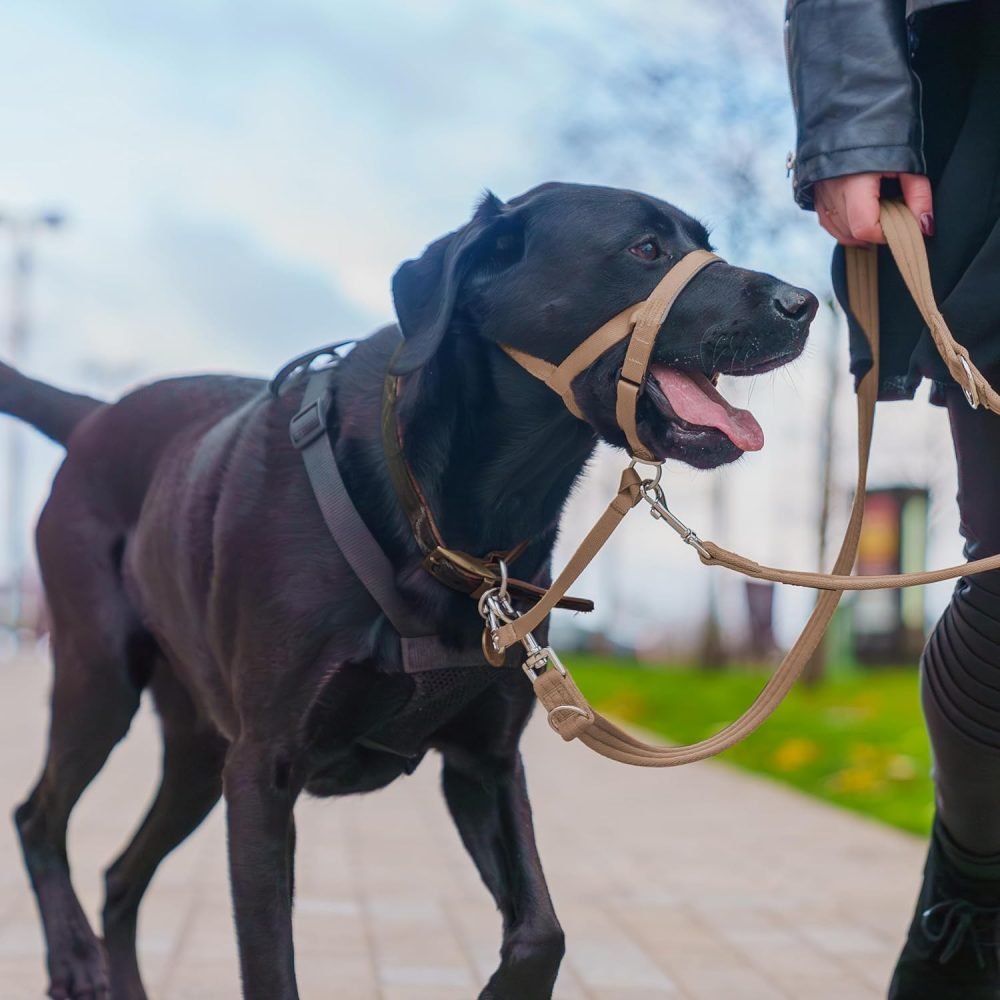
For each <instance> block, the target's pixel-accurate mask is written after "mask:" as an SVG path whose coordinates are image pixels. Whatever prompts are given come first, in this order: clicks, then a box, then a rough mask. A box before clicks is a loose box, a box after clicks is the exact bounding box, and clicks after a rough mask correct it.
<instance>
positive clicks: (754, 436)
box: [650, 365, 764, 451]
mask: <svg viewBox="0 0 1000 1000" xmlns="http://www.w3.org/2000/svg"><path fill="white" fill-rule="evenodd" d="M650 374H651V375H652V376H653V378H655V379H656V381H657V384H658V385H659V387H660V389H661V390H662V391H663V395H664V396H666V397H667V402H669V403H670V406H671V407H672V408H673V411H674V413H676V414H677V416H678V417H680V418H681V420H685V421H687V422H688V423H689V424H696V425H697V426H698V427H714V428H716V430H720V431H722V433H723V434H725V435H726V437H727V438H729V440H730V441H732V442H733V444H734V445H736V447H737V448H739V449H740V450H741V451H760V449H761V448H763V447H764V432H763V431H762V430H761V428H760V424H758V423H757V419H756V417H754V415H753V414H752V413H751V412H750V411H749V410H739V409H737V408H736V407H735V406H730V405H729V403H727V402H726V401H725V399H723V398H722V396H720V395H719V393H718V392H716V390H715V386H713V385H712V383H711V382H709V380H708V379H707V378H705V376H704V375H702V374H701V373H700V372H698V373H695V372H681V371H677V369H676V368H667V367H665V366H663V365H654V366H653V367H652V368H651V369H650Z"/></svg>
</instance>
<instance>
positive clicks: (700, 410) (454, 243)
mask: <svg viewBox="0 0 1000 1000" xmlns="http://www.w3.org/2000/svg"><path fill="white" fill-rule="evenodd" d="M707 248H708V233H707V232H706V230H705V228H704V226H702V225H701V224H700V223H698V222H696V221H695V220H694V219H692V218H690V217H689V216H687V215H685V214H684V213H683V212H681V211H679V210H678V209H676V208H674V207H673V206H672V205H669V204H667V203H666V202H663V201H659V200H658V199H656V198H651V197H648V196H646V195H642V194H637V193H635V192H632V191H621V190H616V189H613V188H602V187H588V186H583V185H575V184H546V185H543V186H541V187H538V188H535V189H534V190H532V191H529V192H528V193H527V194H525V195H522V196H521V197H519V198H515V199H513V200H512V201H511V202H509V203H506V204H505V203H503V202H501V201H500V200H499V199H497V198H496V197H494V196H493V195H491V194H488V195H487V196H486V197H485V198H484V199H483V200H482V202H481V203H480V205H479V207H478V209H477V210H476V213H475V215H474V216H473V218H472V220H471V221H470V222H469V223H468V224H467V225H466V226H464V227H463V228H462V229H459V230H457V231H456V232H454V233H452V234H450V235H449V236H446V237H444V238H443V239H440V240H438V241H437V242H435V243H432V244H431V245H430V246H429V247H428V248H427V250H426V251H425V252H424V254H423V256H421V257H420V258H418V259H416V260H411V261H407V262H406V263H405V264H403V265H402V266H401V267H400V269H399V270H398V271H397V272H396V275H395V277H394V278H393V283H392V291H393V298H394V301H395V305H396V312H397V315H398V317H399V323H400V327H401V329H402V331H403V334H404V336H405V338H406V340H405V344H404V346H403V348H402V350H401V351H400V353H399V355H398V356H397V358H396V362H395V371H396V372H397V373H399V374H402V373H406V372H411V371H414V370H416V369H417V368H419V367H421V366H423V365H425V364H426V363H427V362H428V361H429V360H430V359H431V358H432V357H433V355H434V354H435V353H436V352H437V351H438V349H439V348H440V347H441V344H442V342H443V341H444V340H445V338H446V336H450V335H453V336H474V337H479V338H482V339H484V340H486V341H492V342H494V343H497V344H506V345H508V346H510V347H515V348H518V349H519V350H521V351H524V352H526V353H528V354H531V355H534V356H536V357H540V358H543V359H545V360H547V361H551V362H555V363H559V362H561V361H562V360H563V359H565V358H566V357H567V355H568V354H569V353H570V352H571V351H572V350H573V349H574V348H575V347H576V346H577V345H579V344H580V343H582V342H583V341H584V340H585V339H586V338H587V337H589V336H590V334H592V333H593V332H594V331H595V330H596V329H597V328H598V327H600V326H601V325H602V324H604V323H605V322H606V321H607V320H609V319H610V318H611V317H612V316H615V315H616V314H618V313H619V312H621V311H622V310H624V309H626V308H627V307H628V306H631V305H634V304H635V303H638V302H640V301H642V300H643V299H645V298H646V297H647V296H648V295H649V293H650V292H651V291H652V290H653V289H654V288H655V287H656V285H657V284H658V283H659V281H660V280H661V279H662V278H663V276H664V275H665V274H666V273H667V271H669V270H670V268H671V267H672V266H673V265H674V264H675V263H676V262H677V261H678V260H680V259H681V258H682V257H683V256H684V255H685V254H686V253H688V252H690V251H691V250H696V249H707ZM816 308H817V302H816V299H815V298H814V296H812V295H811V294H810V293H809V292H807V291H804V290H803V289H801V288H795V287H793V286H791V285H788V284H785V283H784V282H782V281H779V280H778V279H777V278H774V277H772V276H771V275H768V274H762V273H759V272H757V271H748V270H745V269H743V268H739V267H733V266H731V265H729V264H727V263H724V262H723V263H716V264H712V265H711V266H709V267H708V268H706V269H705V270H703V271H702V272H701V273H700V274H698V275H697V276H696V277H695V278H694V279H693V280H692V282H691V283H690V284H689V285H688V286H687V287H686V288H685V289H684V290H683V291H682V292H681V294H680V296H679V298H678V299H677V301H676V303H675V304H674V306H673V308H672V309H671V310H670V312H669V314H668V316H667V318H666V320H665V322H664V324H663V326H662V327H661V329H660V332H659V334H658V336H657V339H656V344H655V346H654V348H653V354H652V360H651V364H650V368H649V373H648V375H647V378H646V383H645V386H644V389H643V391H642V393H641V395H640V398H639V403H638V408H637V424H638V430H639V436H640V437H641V439H642V441H643V442H644V443H645V445H646V447H647V448H648V449H649V450H650V452H652V453H653V454H654V455H656V456H657V457H660V458H676V459H681V460H683V461H685V462H687V463H688V464H690V465H695V466H698V467H701V468H711V467H714V466H717V465H721V464H724V463H725V462H731V461H733V460H734V459H736V458H738V457H739V456H740V455H741V454H742V453H743V452H744V451H755V450H757V449H759V448H760V447H761V446H762V444H763V433H762V432H761V429H760V426H759V425H758V424H757V421H756V420H755V419H754V418H753V416H752V415H751V414H750V413H749V412H748V411H746V410H737V409H736V408H734V407H732V406H730V405H729V404H728V403H727V402H726V401H725V400H724V399H723V397H722V396H721V395H720V394H719V393H718V392H717V391H716V390H715V388H714V381H715V377H716V376H717V375H719V374H727V375H754V374H757V373H759V372H764V371H768V370H770V369H772V368H777V367H779V366H781V365H783V364H786V363H787V362H789V361H791V360H792V359H793V358H795V357H797V356H798V355H799V354H800V353H801V351H802V348H803V346H804V344H805V339H806V334H807V332H808V329H809V324H810V322H811V321H812V318H813V316H814V315H815V314H816ZM625 349H626V348H625V344H624V343H622V344H620V345H619V346H618V347H616V348H614V349H612V350H610V351H608V352H607V354H605V355H604V356H602V357H601V358H600V359H599V360H598V361H597V362H595V363H594V364H593V365H591V366H590V368H588V369H587V370H586V371H584V372H582V373H581V374H580V375H579V376H578V377H577V378H576V380H575V382H574V384H573V388H574V392H575V395H576V399H577V402H578V404H579V406H580V409H581V410H582V411H583V413H584V414H585V416H586V418H587V420H588V421H589V422H590V423H591V425H592V426H593V427H594V428H595V429H596V430H597V431H598V433H599V434H600V435H601V436H602V437H603V438H605V440H607V441H608V442H610V443H611V444H614V445H623V444H624V443H625V439H624V435H623V433H622V431H621V429H620V428H619V426H618V424H617V421H616V419H615V383H616V380H617V376H618V372H619V370H620V368H621V365H622V361H623V359H624V355H625ZM500 353H501V352H499V351H497V354H498V355H500ZM507 364H508V365H509V366H510V368H511V370H512V372H511V378H515V377H519V378H523V379H531V376H530V375H528V374H527V373H524V372H521V371H520V369H518V370H517V372H518V374H514V372H513V369H514V368H515V366H514V363H513V362H511V361H508V362H507Z"/></svg>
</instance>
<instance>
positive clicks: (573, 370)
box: [500, 250, 722, 459]
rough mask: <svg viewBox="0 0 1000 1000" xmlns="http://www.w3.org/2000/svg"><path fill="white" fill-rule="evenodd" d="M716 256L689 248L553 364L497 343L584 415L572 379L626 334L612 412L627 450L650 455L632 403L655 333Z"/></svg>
mask: <svg viewBox="0 0 1000 1000" xmlns="http://www.w3.org/2000/svg"><path fill="white" fill-rule="evenodd" d="M721 259H722V258H720V257H717V256H716V255H715V254H714V253H709V252H708V251H707V250H693V251H692V252H691V253H689V254H687V255H686V256H685V257H683V258H681V260H679V261H678V262H677V263H676V264H675V265H674V266H673V267H672V268H671V269H670V270H669V271H668V272H667V273H666V274H665V275H664V276H663V278H662V280H661V281H660V283H659V284H658V285H657V286H656V288H654V289H653V291H652V292H651V293H650V295H649V298H647V299H645V300H644V301H642V302H640V303H638V304H637V305H632V306H629V307H628V308H627V309H623V310H622V311H621V312H620V313H618V315H617V316H613V317H612V318H611V319H609V320H608V322H607V323H605V324H604V325H603V326H602V327H600V328H599V329H598V330H596V331H595V332H594V333H592V334H591V335H590V336H589V337H588V338H587V339H586V340H585V341H583V343H582V344H579V345H578V346H577V347H576V348H575V350H573V351H572V352H570V354H569V355H568V356H567V357H566V358H565V359H564V360H563V361H562V362H561V363H560V364H558V365H556V364H553V363H552V362H551V361H545V360H544V359H543V358H537V357H535V356H534V355H531V354H527V353H525V352H524V351H519V350H517V348H514V347H508V346H507V345H506V344H501V345H500V348H501V350H503V351H504V352H505V353H506V354H507V355H508V356H509V357H511V358H512V359H513V360H514V361H516V362H517V363H518V364H519V365H520V366H521V367H522V368H523V369H524V370H525V371H526V372H528V373H529V374H530V375H534V376H535V378H537V379H539V380H540V381H542V382H544V383H545V384H546V385H547V386H548V387H549V388H550V389H551V390H552V391H553V392H555V393H557V394H558V395H559V397H560V398H561V399H562V401H563V403H564V404H565V406H566V409H567V410H569V411H570V413H572V414H573V416H574V417H577V418H578V419H580V420H585V419H586V418H585V417H584V415H583V411H582V410H581V409H580V407H579V404H578V403H577V401H576V397H575V396H574V394H573V380H574V379H575V378H576V377H577V375H579V374H580V373H581V372H583V371H585V370H586V369H587V368H589V367H590V366H591V365H592V364H593V363H594V362H595V361H596V360H597V359H598V358H599V357H601V355H602V354H606V353H607V352H608V351H609V350H611V348H612V347H614V346H615V345H616V344H620V343H621V342H622V341H623V340H625V339H626V338H630V339H629V345H628V351H627V352H626V354H625V363H624V365H623V366H622V371H621V374H620V376H619V379H618V396H617V404H616V409H615V416H616V419H617V421H618V425H619V427H621V429H622V430H623V431H624V433H625V437H626V440H627V441H628V446H629V450H630V451H631V452H632V454H633V455H634V456H635V457H636V458H644V459H650V458H651V457H652V456H651V455H650V454H649V452H648V451H647V449H646V448H645V446H644V445H643V444H642V442H641V441H640V440H639V434H638V431H637V429H636V421H635V406H636V403H637V402H638V399H639V392H640V389H641V387H642V383H643V381H644V380H645V378H646V370H647V369H648V368H649V359H650V356H651V354H652V351H653V344H654V343H655V342H656V335H657V333H658V332H659V330H660V327H661V326H662V325H663V321H664V319H666V315H667V313H668V312H669V310H670V307H671V306H672V305H673V304H674V302H675V301H676V299H677V296H678V295H679V294H680V293H681V291H682V290H683V289H684V288H685V286H686V285H687V284H688V282H689V281H691V279H692V278H693V277H694V276H695V275H696V274H698V272H699V271H701V270H702V269H703V268H705V267H707V266H708V265H709V264H711V263H713V262H714V261H717V260H721Z"/></svg>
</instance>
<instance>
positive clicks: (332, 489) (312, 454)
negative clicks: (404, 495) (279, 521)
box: [289, 369, 427, 636]
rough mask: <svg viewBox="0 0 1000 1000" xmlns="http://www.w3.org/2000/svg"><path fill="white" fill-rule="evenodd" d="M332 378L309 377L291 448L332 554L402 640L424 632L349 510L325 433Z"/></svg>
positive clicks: (292, 428) (324, 375)
mask: <svg viewBox="0 0 1000 1000" xmlns="http://www.w3.org/2000/svg"><path fill="white" fill-rule="evenodd" d="M330 377H331V372H330V370H329V369H322V370H320V371H317V372H314V373H313V374H311V375H310V376H309V381H308V383H307V384H306V391H305V394H304V395H303V397H302V405H301V406H300V408H299V411H298V413H296V414H295V416H294V417H293V418H292V421H291V424H290V425H289V434H290V436H291V439H292V444H293V445H295V447H296V448H298V450H299V451H300V452H301V453H302V460H303V462H304V463H305V467H306V473H307V474H308V476H309V482H310V484H311V485H312V489H313V494H314V496H315V497H316V502H317V503H318V504H319V509H320V512H321V513H322V515H323V520H324V521H325V522H326V526H327V528H328V529H329V530H330V534H331V535H333V540H334V541H335V542H336V543H337V548H338V549H340V551H341V552H342V553H343V555H344V558H345V559H346V560H347V563H348V565H349V566H350V567H351V571H352V572H353V573H354V575H355V576H356V577H357V578H358V579H359V580H360V581H361V583H362V584H364V587H365V590H367V591H368V593H369V594H371V596H372V598H373V599H374V601H375V603H376V604H378V606H379V607H380V608H381V609H382V610H383V611H384V612H385V616H386V617H387V618H388V619H389V621H390V623H391V624H392V627H393V628H394V629H395V630H396V631H397V632H398V633H399V634H400V635H401V636H420V635H424V634H426V632H427V629H426V628H425V627H421V625H420V621H419V619H418V618H417V617H416V616H415V615H414V614H413V612H412V611H411V609H410V607H409V606H408V605H407V604H406V603H405V602H404V601H403V599H402V597H401V596H400V594H399V591H398V590H397V589H396V574H395V571H394V570H393V568H392V564H391V563H390V562H389V558H388V556H386V554H385V552H383V551H382V547H381V546H380V545H379V543H378V542H377V541H376V540H375V538H374V537H373V535H372V533H371V532H370V531H369V530H368V526H367V525H366V524H365V522H364V519H363V518H362V517H361V515H360V514H359V513H358V509H357V508H356V507H355V506H354V502H353V501H352V500H351V497H350V494H349V493H348V492H347V487H346V486H345V485H344V480H343V477H342V476H341V474H340V469H339V468H338V466H337V460H336V458H335V457H334V454H333V446H332V445H331V444H330V438H329V435H328V434H327V432H326V418H327V413H328V410H329V405H330V398H331V395H330V388H329V380H330Z"/></svg>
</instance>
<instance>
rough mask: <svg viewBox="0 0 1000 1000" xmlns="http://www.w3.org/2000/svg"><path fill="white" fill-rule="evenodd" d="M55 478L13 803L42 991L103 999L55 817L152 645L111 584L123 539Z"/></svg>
mask: <svg viewBox="0 0 1000 1000" xmlns="http://www.w3.org/2000/svg"><path fill="white" fill-rule="evenodd" d="M66 468H67V467H66V466H64V467H63V471H61V472H60V474H59V476H57V477H56V483H55V484H54V486H53V490H52V496H51V498H50V499H49V502H48V504H47V505H46V508H45V510H44V511H43V513H42V517H41V519H40V521H39V526H38V554H39V561H40V563H41V566H42V572H43V577H44V580H45V590H46V596H47V598H48V603H49V608H50V611H51V616H52V638H51V644H52V660H53V667H54V676H53V683H52V696H51V721H50V728H49V743H48V752H47V755H46V760H45V765H44V768H43V770H42V775H41V778H40V779H39V781H38V784H37V785H36V786H35V789H34V791H32V793H31V795H30V796H29V797H28V799H27V800H26V801H25V802H24V803H23V804H22V805H21V806H19V807H18V809H17V810H16V811H15V814H14V821H15V823H16V825H17V830H18V834H19V836H20V839H21V849H22V852H23V854H24V861H25V865H26V867H27V869H28V874H29V876H30V878H31V884H32V888H33V889H34V891H35V896H36V899H37V902H38V909H39V913H40V915H41V919H42V925H43V927H44V930H45V937H46V943H47V947H48V969H49V978H50V986H49V993H50V996H51V997H52V998H53V1000H97V998H101V1000H104V998H106V997H107V996H108V990H109V983H108V970H107V963H106V958H105V954H104V949H103V947H102V945H101V943H100V941H98V939H97V937H96V936H95V934H94V932H93V931H92V930H91V928H90V925H89V924H88V923H87V918H86V917H85V916H84V913H83V910H82V908H81V906H80V901H79V900H78V899H77V897H76V894H75V892H74V891H73V885H72V883H71V881H70V872H69V862H68V859H67V854H66V825H67V823H68V821H69V816H70V813H71V811H72V809H73V807H74V805H75V804H76V801H77V799H79V797H80V795H81V794H82V793H83V790H84V789H85V788H86V787H87V785H89V784H90V782H91V780H92V779H93V778H94V776H95V775H96V774H97V772H98V771H100V769H101V767H102V766H103V764H104V762H105V760H107V757H108V754H109V753H110V752H111V749H112V748H113V747H114V745H115V744H116V743H117V742H118V741H119V740H120V739H121V738H122V737H123V736H124V735H125V733H126V732H127V731H128V728H129V725H130V723H131V721H132V716H133V715H134V714H135V710H136V708H137V707H138V705H139V695H140V692H141V690H142V687H143V685H144V684H145V683H146V681H147V680H148V678H149V676H150V672H151V670H152V667H153V663H154V662H155V657H156V646H155V644H154V643H153V641H152V639H151V638H150V637H149V635H148V634H147V633H145V632H144V630H143V629H142V627H141V624H140V623H139V620H138V617H137V616H136V614H135V611H134V609H133V608H132V606H131V605H130V604H129V602H128V599H127V597H126V595H125V592H124V589H123V587H122V580H121V572H120V570H121V560H122V555H123V553H124V548H125V545H124V539H123V537H122V534H121V533H120V532H117V531H116V530H115V528H114V527H113V526H110V525H109V524H108V523H107V522H106V521H105V520H103V519H101V518H98V517H95V515H94V513H93V511H92V509H91V507H92V506H96V505H95V504H92V498H89V497H88V496H87V494H86V493H85V492H84V489H83V488H82V483H81V480H80V479H78V478H75V477H73V476H72V475H67V474H66Z"/></svg>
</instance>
